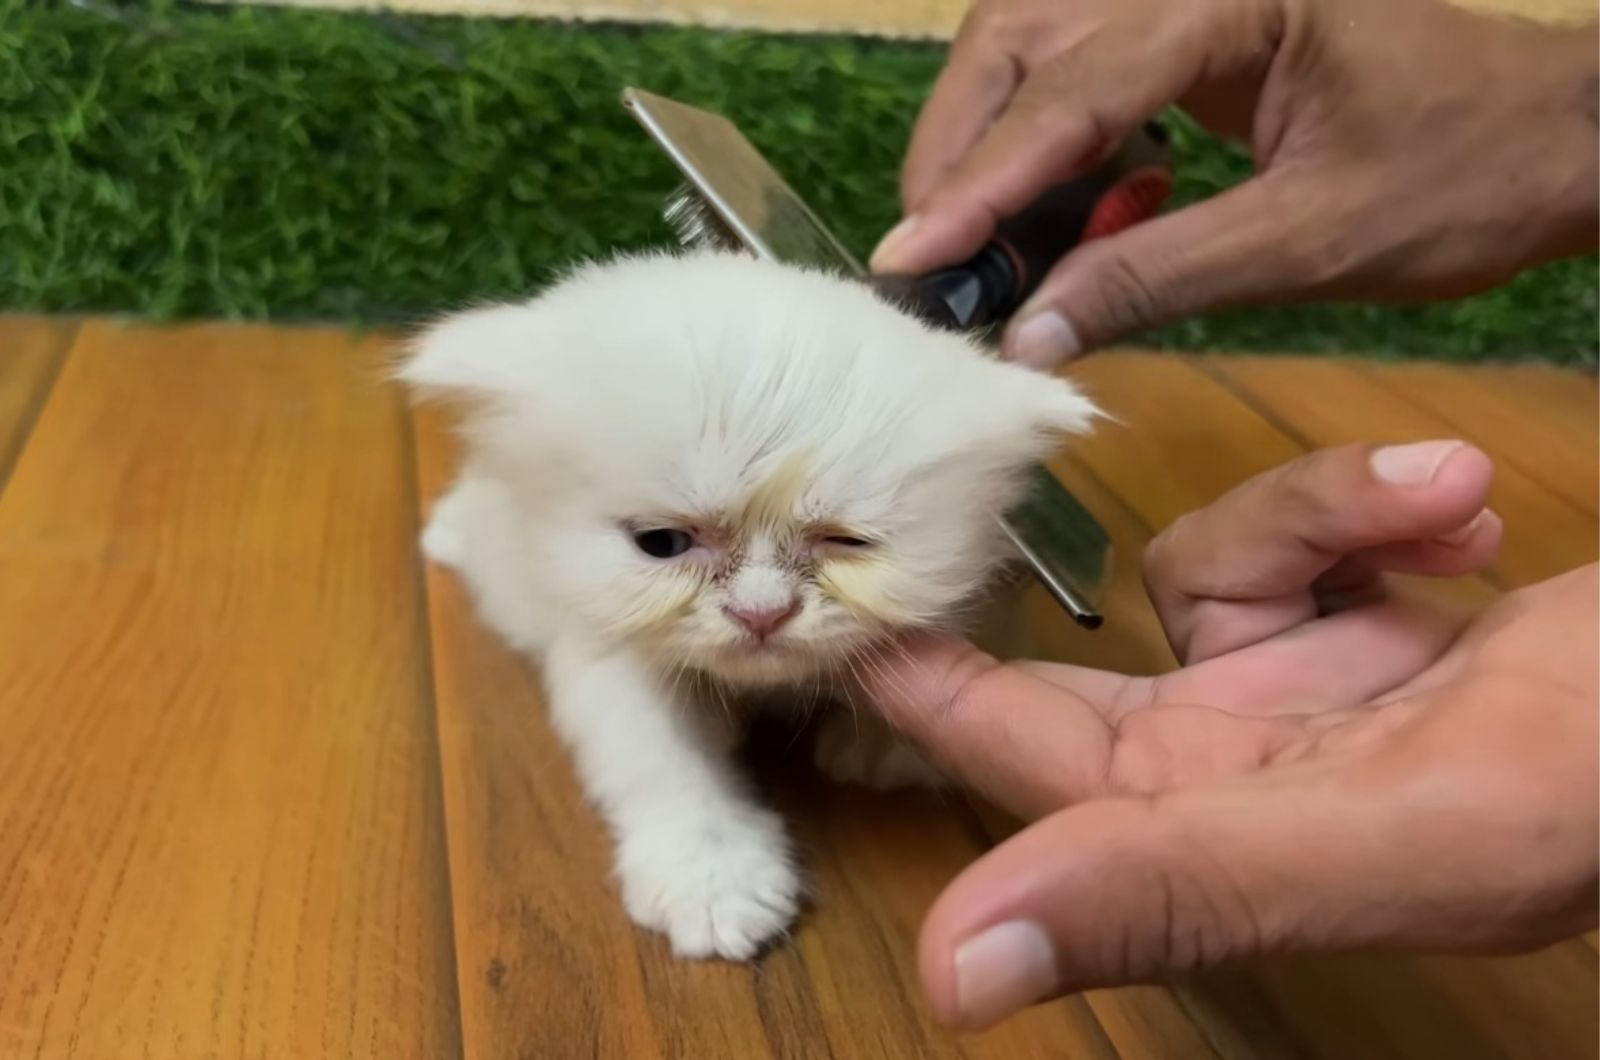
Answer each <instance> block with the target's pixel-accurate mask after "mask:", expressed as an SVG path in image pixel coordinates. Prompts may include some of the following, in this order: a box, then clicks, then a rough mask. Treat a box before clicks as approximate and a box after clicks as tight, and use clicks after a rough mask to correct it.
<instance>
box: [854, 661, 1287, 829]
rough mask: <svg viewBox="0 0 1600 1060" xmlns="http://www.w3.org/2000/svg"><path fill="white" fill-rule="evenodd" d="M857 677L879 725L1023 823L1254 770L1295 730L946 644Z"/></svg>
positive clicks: (1099, 674)
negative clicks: (1108, 797) (1096, 800)
mask: <svg viewBox="0 0 1600 1060" xmlns="http://www.w3.org/2000/svg"><path fill="white" fill-rule="evenodd" d="M863 677H864V678H865V680H864V682H863V684H864V689H863V690H864V691H865V692H866V694H867V696H868V697H869V699H870V700H871V701H872V702H873V703H875V704H876V705H877V706H878V708H879V709H880V710H881V711H882V712H883V714H884V716H885V717H887V718H888V720H889V721H890V723H891V724H893V725H894V726H895V727H896V728H897V729H899V730H900V731H901V732H904V733H905V734H906V735H908V736H910V737H911V738H912V739H913V740H915V741H916V742H917V743H918V745H920V746H921V747H922V748H923V749H924V750H925V751H926V752H927V753H928V754H929V755H931V756H932V757H933V758H934V759H935V760H936V761H937V762H938V763H939V764H940V765H941V766H943V767H944V768H945V769H946V770H947V771H948V772H949V773H950V774H952V775H953V776H954V777H956V778H957V779H958V780H960V781H962V783H964V784H965V785H966V786H968V787H970V788H973V789H974V790H976V791H978V792H980V793H982V794H983V795H984V796H985V797H986V798H988V799H990V800H991V801H993V802H995V803H997V804H998V805H1000V806H1003V807H1005V808H1006V809H1008V810H1010V811H1011V812H1012V813H1015V814H1017V815H1018V816H1021V817H1023V818H1026V819H1032V818H1036V817H1039V816H1042V815H1043V814H1045V813H1049V812H1051V811H1054V810H1057V809H1059V808H1061V807H1062V806H1065V805H1068V804H1070V803H1073V802H1079V801H1082V800H1083V799H1086V798H1091V797H1096V796H1100V795H1104V794H1108V793H1116V792H1130V791H1131V792H1140V793H1147V792H1152V791H1159V790H1162V789H1164V788H1167V787H1170V786H1173V785H1178V784H1186V783H1192V782H1194V781H1198V780H1210V779H1213V778H1215V777H1218V776H1223V775H1227V774H1231V773H1237V772H1240V771H1243V770H1246V769H1256V768H1259V767H1260V765H1261V764H1262V763H1263V762H1265V761H1268V760H1270V759H1272V758H1273V757H1274V756H1275V755H1278V754H1280V753H1284V752H1285V751H1287V750H1288V749H1290V748H1292V747H1293V746H1294V745H1295V744H1296V742H1297V741H1301V740H1303V739H1304V737H1305V731H1306V730H1305V728H1304V724H1303V719H1302V718H1300V717H1298V716H1295V715H1292V714H1289V715H1286V716H1270V715H1267V714H1266V712H1262V713H1263V716H1258V717H1250V716H1241V715H1235V714H1232V713H1229V712H1228V711H1226V710H1218V709H1213V708H1211V707H1205V706H1192V705H1188V704H1183V703H1178V704H1172V703H1171V701H1170V700H1166V699H1165V698H1163V699H1162V700H1155V699H1153V698H1152V697H1151V696H1150V695H1149V694H1148V691H1149V690H1150V689H1152V688H1153V687H1154V683H1153V682H1151V681H1149V680H1147V679H1141V678H1126V677H1122V676H1120V675H1117V674H1111V673H1107V672H1104V671H1094V670H1087V669H1084V668H1082V667H1073V666H1059V665H1051V664H1044V663H1026V664H1014V665H1003V664H1001V663H998V662H996V661H995V660H994V659H993V658H991V657H990V656H988V655H985V654H984V653H982V652H980V651H978V650H977V649H976V648H973V647H972V646H970V645H968V644H964V643H962V642H960V641H956V640H951V639H948V638H925V639H922V640H919V641H914V642H910V643H908V644H907V645H906V650H905V652H904V653H901V654H899V655H897V656H896V657H895V658H893V659H890V658H882V659H877V660H874V662H873V663H872V665H870V666H867V667H864V668H863ZM1084 693H1089V694H1093V695H1096V696H1097V697H1103V698H1097V699H1096V700H1090V699H1087V698H1085V696H1084ZM1224 702H1225V701H1224ZM1111 719H1114V721H1115V726H1114V727H1113V725H1112V724H1111V723H1110V720H1111Z"/></svg>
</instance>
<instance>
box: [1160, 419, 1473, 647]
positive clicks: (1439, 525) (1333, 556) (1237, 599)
mask: <svg viewBox="0 0 1600 1060" xmlns="http://www.w3.org/2000/svg"><path fill="white" fill-rule="evenodd" d="M1492 477H1493V466H1492V465H1491V463H1490V462H1489V458H1488V457H1487V456H1485V455H1484V454H1483V453H1482V452H1481V451H1479V450H1477V449H1475V448H1473V447H1471V446H1469V445H1467V444H1466V443H1464V442H1459V441H1432V442H1418V443H1413V444H1410V445H1399V446H1386V447H1382V448H1375V447H1372V446H1366V445H1352V446H1341V447H1339V448H1335V449H1324V450H1319V451H1318V452H1315V453H1311V454H1309V455H1307V456H1305V457H1302V458H1300V459H1298V460H1295V461H1293V462H1291V463H1289V464H1285V465H1283V466H1281V467H1278V468H1275V469H1274V470H1272V471H1269V472H1267V473H1266V474H1263V475H1260V476H1257V477H1256V478H1254V479H1251V480H1250V481H1248V482H1246V483H1244V484H1243V485H1241V486H1239V487H1237V488H1236V489H1234V490H1232V491H1231V492H1229V493H1227V494H1226V495H1224V496H1223V497H1222V498H1221V499H1219V500H1218V501H1216V502H1215V503H1213V504H1211V505H1209V506H1207V507H1205V508H1202V509H1200V510H1199V511H1196V512H1192V513H1190V514H1189V515H1187V516H1184V517H1183V518H1182V519H1180V520H1178V521H1177V522H1176V523H1174V524H1173V525H1172V526H1170V527H1169V528H1167V530H1165V531H1163V532H1162V533H1161V534H1159V535H1157V537H1156V539H1155V540H1154V541H1152V542H1151V544H1150V546H1149V548H1148V549H1147V550H1146V553H1145V562H1144V575H1145V584H1146V587H1147V589H1148V591H1149V594H1150V598H1151V600H1152V602H1153V603H1154V604H1155V606H1156V610H1157V611H1158V612H1159V613H1160V615H1161V621H1162V624H1163V626H1164V627H1165V628H1166V631H1167V636H1168V638H1169V640H1170V641H1171V643H1172V646H1173V650H1174V651H1175V652H1176V653H1177V654H1178V657H1179V658H1181V659H1185V660H1187V661H1189V662H1196V661H1200V660H1202V659H1207V658H1211V657H1214V656H1217V655H1221V654H1224V653H1226V652H1229V651H1233V650H1235V649H1237V648H1240V647H1242V646H1244V645H1246V644H1253V643H1257V642H1259V641H1261V640H1264V639H1265V638H1267V637H1270V636H1273V635H1274V634H1276V633H1280V632H1282V631H1283V630H1285V629H1288V628H1290V627H1292V626H1295V625H1298V624H1300V623H1302V622H1306V621H1309V620H1310V619H1312V618H1314V617H1315V616H1316V614H1317V601H1316V599H1315V597H1314V595H1313V594H1312V592H1311V589H1312V586H1313V584H1314V583H1315V582H1317V580H1318V579H1319V578H1322V577H1324V576H1325V575H1327V574H1328V573H1329V572H1330V571H1332V570H1334V568H1335V567H1336V566H1337V565H1338V564H1340V563H1341V561H1344V560H1345V559H1346V558H1347V557H1354V558H1355V559H1356V560H1357V561H1358V562H1359V563H1361V564H1365V565H1366V568H1367V569H1368V570H1377V569H1382V565H1383V564H1384V563H1385V562H1387V561H1402V562H1404V563H1405V565H1406V569H1408V570H1415V569H1418V568H1421V569H1425V570H1426V569H1433V570H1439V571H1451V572H1457V571H1460V570H1466V569H1476V567H1477V566H1480V565H1481V564H1484V563H1487V562H1488V560H1489V559H1490V558H1491V557H1492V556H1493V550H1494V548H1495V547H1497V545H1498V542H1499V528H1498V520H1497V519H1488V520H1486V521H1484V522H1482V523H1479V524H1478V525H1477V526H1476V527H1474V526H1473V525H1472V524H1473V523H1474V520H1475V519H1477V517H1478V515H1479V513H1481V512H1482V511H1483V510H1484V502H1485V501H1486V500H1487V498H1488V492H1489V485H1490V481H1491V479H1492ZM1424 542H1426V543H1428V544H1421V543H1424ZM1395 546H1414V547H1410V548H1407V549H1398V548H1396V547H1395ZM1354 569H1355V568H1353V567H1351V566H1349V565H1347V566H1346V567H1345V568H1344V573H1345V574H1347V575H1348V574H1350V573H1351V572H1352V571H1353V570H1354Z"/></svg>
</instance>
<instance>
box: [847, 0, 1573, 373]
mask: <svg viewBox="0 0 1600 1060" xmlns="http://www.w3.org/2000/svg"><path fill="white" fill-rule="evenodd" d="M1597 71H1600V64H1597V60H1596V55H1595V50H1594V31H1593V27H1585V28H1582V29H1578V30H1557V29H1550V28H1543V27H1537V26H1530V25H1523V24H1519V23H1512V22H1508V21H1500V20H1492V19H1488V18H1484V17H1481V16H1478V15H1474V14H1469V13H1467V12H1464V11H1461V10H1459V9H1457V8H1455V7H1452V6H1449V5H1447V4H1445V3H1441V2H1438V0H1206V2H1203V3H1189V2H1185V0H1081V2H1076V3H1071V4H1063V3H1060V2H1059V0H978V2H977V3H976V5H975V6H974V7H973V9H972V11H971V13H970V14H969V15H968V17H967V19H966V21H965V23H964V24H963V25H962V27H961V30H960V32H959V34H958V35H957V37H956V40H955V43H954V44H953V46H952V47H951V50H950V56H949V60H948V65H947V66H946V68H945V70H944V72H943V73H942V74H941V76H940V77H939V80H938V82H937V83H936V85H935V86H934V89H933V92H932V95H931V96H930V98H929V100H928V102H927V104H926V106H925V107H924V109H923V111H922V114H921V116H920V117H919V119H918V121H917V125H916V129H915V132H914V134H913V136H912V139H911V144H910V147H909V149H908V151H907V155H906V161H905V165H904V169H903V173H902V181H901V187H902V199H903V202H904V207H905V210H906V211H907V215H906V216H907V220H906V221H904V222H902V224H901V226H900V227H897V228H896V229H895V230H894V231H893V232H891V233H890V234H889V235H888V236H887V237H886V238H885V239H884V241H883V243H882V244H881V245H880V247H879V248H878V251H877V252H876V254H875V255H874V257H873V267H874V269H875V270H876V271H879V272H896V273H919V272H923V271H926V270H928V269H932V268H934V267H936V266H940V265H946V264H950V263H953V262H956V261H959V260H961V259H963V258H965V257H967V256H968V255H970V254H972V253H974V252H975V251H977V249H978V248H979V247H980V246H982V244H983V243H984V242H985V241H986V240H987V239H988V238H989V237H990V236H991V235H992V234H993V232H994V229H995V225H996V223H997V220H999V219H1001V218H1004V217H1008V216H1011V215H1013V214H1015V213H1017V212H1018V211H1020V210H1021V209H1022V208H1024V207H1025V206H1027V205H1028V204H1029V203H1031V202H1032V201H1033V200H1034V199H1035V198H1037V197H1038V196H1039V195H1040V194H1041V193H1042V192H1043V191H1044V190H1045V189H1046V188H1048V187H1050V186H1051V185H1053V184H1055V183H1057V182H1059V181H1062V180H1065V179H1068V178H1070V177H1072V176H1074V175H1077V174H1080V173H1082V172H1085V171H1087V170H1089V169H1091V168H1093V166H1094V165H1095V164H1096V163H1097V162H1098V161H1099V159H1101V158H1102V157H1104V156H1105V155H1106V153H1107V152H1108V151H1109V150H1110V149H1111V148H1114V147H1115V146H1116V144H1117V143H1119V142H1120V141H1121V140H1122V139H1123V138H1124V137H1125V136H1126V135H1127V134H1128V133H1129V132H1130V131H1131V130H1132V129H1133V128H1134V127H1135V126H1136V125H1137V124H1138V123H1139V122H1141V121H1143V120H1145V119H1147V118H1149V117H1150V116H1152V115H1154V114H1155V113H1156V112H1157V111H1159V110H1160V109H1161V108H1162V107H1164V106H1166V105H1168V104H1172V103H1176V104H1178V105H1180V106H1182V107H1183V108H1184V109H1186V110H1187V111H1189V112H1190V113H1191V114H1193V115H1194V116H1195V117H1196V118H1197V119H1198V120H1200V121H1201V122H1202V123H1203V124H1204V125H1206V126H1207V127H1208V128H1210V129H1211V130H1212V131H1213V132H1216V133H1219V134H1221V135H1225V136H1229V137H1233V138H1237V139H1242V140H1246V141H1247V142H1248V144H1249V146H1250V148H1251V150H1252V152H1253V155H1254V159H1255V164H1256V170H1257V175H1256V176H1255V177H1254V178H1253V179H1251V180H1249V181H1246V182H1245V183H1243V184H1241V185H1239V186H1238V187H1236V188H1233V189H1230V190H1229V191H1226V192H1224V193H1222V194H1220V195H1217V196H1216V197H1214V198H1212V199H1210V200H1208V201H1205V202H1202V203H1199V204H1196V205H1193V206H1190V207H1188V208H1186V209H1183V210H1179V211H1177V212H1175V213H1172V214H1169V215H1167V216H1164V217H1160V218H1156V219H1154V220H1150V221H1147V222H1145V223H1143V224H1140V225H1136V226H1135V227H1133V228H1131V229H1128V230H1126V231H1123V232H1121V233H1119V234H1116V235H1113V236H1110V237H1107V238H1104V239H1100V240H1096V241H1094V242H1092V243H1088V244H1085V245H1083V246H1081V247H1079V248H1078V249H1076V250H1075V251H1073V252H1072V253H1071V254H1070V255H1068V257H1067V258H1066V259H1065V260H1064V261H1063V262H1061V264H1060V265H1059V266H1058V267H1057V268H1056V269H1055V270H1054V271H1053V272H1052V273H1051V274H1050V275H1049V276H1048V277H1046V278H1045V280H1044V281H1043V283H1042V285H1041V286H1040V288H1039V290H1038V291H1037V292H1036V293H1035V294H1034V295H1033V297H1032V298H1031V299H1030V300H1029V302H1028V304H1027V305H1026V306H1024V307H1023V308H1022V309H1021V310H1020V311H1019V312H1018V313H1017V314H1016V315H1015V316H1014V318H1013V320H1014V323H1013V324H1012V326H1011V327H1010V328H1009V329H1008V330H1007V334H1006V336H1005V343H1004V346H1005V352H1006V354H1007V356H1010V357H1012V358H1013V359H1016V360H1021V361H1025V362H1027V363H1031V364H1035V365H1039V366H1047V365H1051V364H1054V363H1057V362H1059V361H1061V360H1063V359H1065V358H1069V357H1071V356H1074V355H1076V354H1078V353H1080V352H1082V351H1083V350H1086V349H1091V348H1093V347H1096V346H1099V345H1102V344H1104V343H1106V342H1109V341H1111V340H1113V339H1116V338H1119V337H1121V336H1123V335H1126V334H1129V333H1131V332H1135V331H1138V330H1141V329H1144V328H1147V327H1151V326H1154V325H1157V324H1161V323H1166V322H1168V321H1172V320H1175V319H1178V318H1181V317H1185V316H1188V315H1192V314H1195V313H1200V312H1203V311H1207V310H1211V309H1216V308H1221V307H1224V306H1230V305H1240V304H1246V303H1259V302H1271V301H1285V300H1298V299H1311V298H1320V299H1329V298H1333V299H1349V298H1362V299H1381V300H1390V299H1403V300H1413V299H1429V298H1441V297H1453V296H1459V295H1463V294H1467V293H1470V292H1474V291H1478V290H1483V289H1485V288H1487V287H1490V286H1493V285H1494V284H1496V283H1499V282H1501V281H1504V280H1506V279H1508V278H1509V277H1511V276H1513V275H1515V274H1516V273H1517V272H1519V271H1521V270H1522V269H1524V268H1526V267H1528V266H1530V265H1533V264H1536V263H1539V262H1543V261H1547V260H1550V259H1553V258H1557V257H1562V256H1566V255H1570V254H1575V253H1580V252H1583V251H1585V250H1590V249H1593V248H1594V247H1595V245H1596V225H1597V221H1600V205H1597V190H1596V189H1597V183H1600V178H1597V166H1596V155H1597V134H1596V108H1595V92H1596V87H1597Z"/></svg>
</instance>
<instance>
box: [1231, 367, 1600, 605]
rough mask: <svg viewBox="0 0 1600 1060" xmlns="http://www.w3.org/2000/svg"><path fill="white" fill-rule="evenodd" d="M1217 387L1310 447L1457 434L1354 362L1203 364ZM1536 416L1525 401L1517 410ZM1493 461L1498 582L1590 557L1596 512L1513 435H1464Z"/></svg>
mask: <svg viewBox="0 0 1600 1060" xmlns="http://www.w3.org/2000/svg"><path fill="white" fill-rule="evenodd" d="M1203 363H1204V364H1205V365H1206V367H1207V369H1208V370H1209V371H1211V372H1212V373H1213V374H1214V375H1215V377H1216V378H1218V379H1219V380H1221V381H1222V382H1223V383H1224V385H1226V386H1228V387H1230V388H1233V389H1234V390H1235V391H1236V392H1238V393H1239V394H1240V395H1241V396H1242V397H1243V398H1244V399H1245V400H1246V401H1247V402H1248V403H1250V404H1251V405H1252V407H1253V408H1255V409H1257V410H1259V411H1262V412H1263V414H1264V415H1265V416H1266V417H1267V418H1270V419H1271V420H1273V421H1274V422H1276V423H1277V424H1279V425H1280V427H1281V428H1282V429H1283V430H1284V431H1285V432H1286V433H1288V434H1290V435H1292V436H1294V437H1296V438H1298V439H1300V440H1301V441H1303V442H1304V443H1305V444H1306V445H1307V446H1310V447H1319V448H1320V447H1322V446H1331V445H1343V444H1346V443H1349V442H1358V441H1367V442H1413V441H1422V440H1425V439H1431V438H1451V437H1458V436H1459V433H1458V432H1457V430H1456V429H1455V426H1454V425H1453V424H1451V423H1449V422H1446V421H1445V420H1443V419H1441V418H1440V417H1438V416H1436V415H1434V414H1433V413H1432V412H1430V411H1429V410H1428V409H1427V408H1426V407H1424V404H1422V403H1418V402H1413V401H1411V400H1407V399H1406V398H1403V397H1401V396H1400V395H1399V394H1397V393H1396V392H1395V391H1394V390H1392V389H1390V388H1389V387H1385V386H1383V385H1381V384H1379V383H1378V382H1376V381H1375V379H1374V378H1373V376H1371V375H1370V374H1369V373H1368V372H1367V371H1366V370H1365V366H1364V365H1362V364H1361V363H1360V362H1355V361H1340V360H1324V359H1315V360H1313V359H1303V358H1287V357H1284V358H1279V357H1232V358H1213V359H1208V360H1207V361H1205V362H1203ZM1537 415H1538V412H1537V407H1536V406H1535V407H1527V406H1524V408H1523V418H1524V419H1531V418H1534V417H1536V416H1537ZM1471 440H1472V441H1474V442H1475V443H1476V444H1478V445H1480V446H1481V447H1483V448H1484V450H1485V451H1486V452H1487V453H1488V454H1489V455H1490V456H1491V457H1492V458H1493V459H1494V461H1495V483H1494V488H1493V491H1492V492H1491V494H1490V499H1489V503H1490V504H1491V505H1492V506H1493V507H1494V509H1495V511H1497V512H1498V513H1499V514H1500V517H1501V518H1502V519H1503V520H1504V522H1505V538H1504V542H1503V544H1502V545H1501V548H1500V555H1499V557H1498V559H1497V560H1496V561H1495V563H1494V564H1493V565H1492V566H1491V567H1490V572H1491V574H1492V575H1494V577H1495V580H1496V584H1498V585H1501V586H1502V587H1507V588H1511V587H1516V586H1520V585H1528V584H1531V583H1533V582H1537V581H1543V580H1544V579H1546V578H1550V577H1553V576H1555V575H1557V574H1560V573H1562V572H1564V571H1569V570H1572V569H1573V568H1575V567H1580V566H1583V565H1584V564H1586V563H1593V562H1594V561H1595V558H1596V544H1595V529H1596V524H1595V519H1594V517H1593V516H1592V515H1589V514H1586V513H1585V512H1583V511H1581V510H1580V509H1578V508H1575V507H1573V506H1572V505H1571V504H1570V503H1568V502H1567V501H1566V500H1564V499H1563V498H1562V497H1560V496H1558V495H1556V494H1555V493H1553V492H1551V490H1550V489H1549V488H1547V487H1546V485H1544V484H1543V483H1541V482H1539V481H1537V480H1535V479H1533V478H1530V477H1529V476H1527V475H1526V474H1524V473H1523V471H1522V469H1521V463H1522V461H1521V460H1520V459H1519V456H1520V450H1521V449H1522V448H1523V446H1524V445H1525V444H1530V443H1524V442H1523V441H1522V440H1521V439H1520V438H1514V437H1505V436H1499V437H1493V438H1486V439H1482V440H1480V439H1471Z"/></svg>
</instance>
